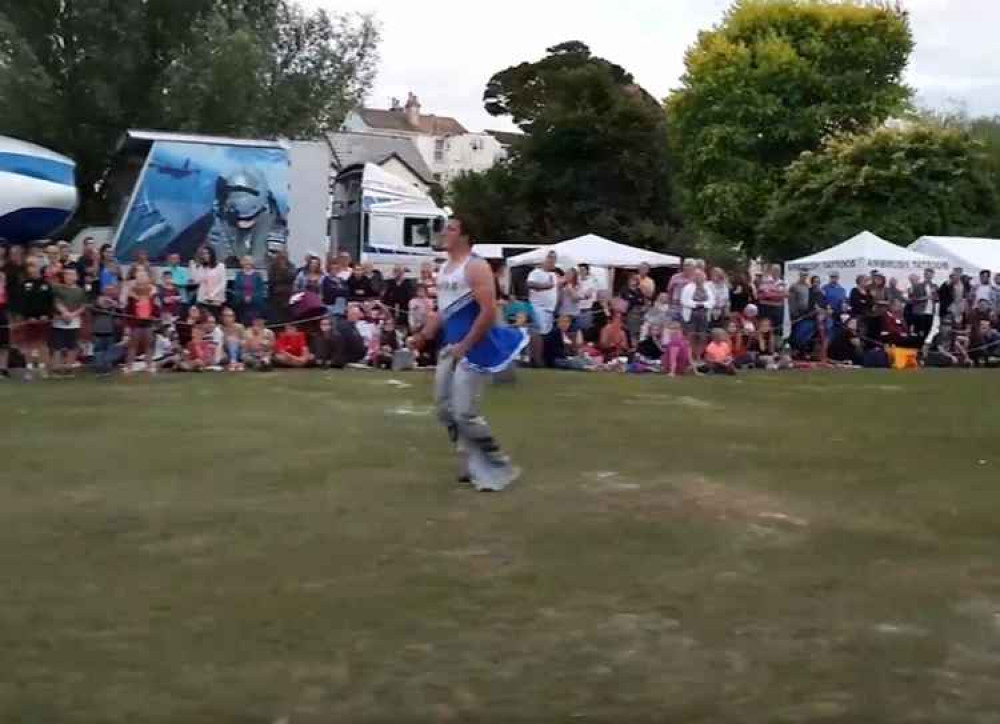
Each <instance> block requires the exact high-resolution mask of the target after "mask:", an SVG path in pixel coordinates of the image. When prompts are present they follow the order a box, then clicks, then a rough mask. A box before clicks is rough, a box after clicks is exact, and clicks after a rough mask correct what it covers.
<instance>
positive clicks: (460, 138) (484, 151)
mask: <svg viewBox="0 0 1000 724" xmlns="http://www.w3.org/2000/svg"><path fill="white" fill-rule="evenodd" d="M421 110H422V109H421V105H420V99H419V98H417V96H415V95H414V94H412V93H411V94H410V97H409V98H408V99H407V101H406V104H405V105H400V103H399V102H398V101H395V100H394V101H393V103H392V106H391V107H390V108H388V109H380V108H358V109H356V110H354V111H352V112H351V113H349V114H348V116H347V118H346V119H345V120H344V130H345V131H348V132H351V133H360V134H370V135H377V136H387V137H395V138H403V139H407V140H410V141H412V143H413V144H414V146H416V148H417V150H418V151H419V153H420V155H421V157H422V158H423V160H424V162H425V163H426V165H427V166H428V167H429V168H430V169H431V172H432V174H433V176H434V180H435V181H437V182H438V183H440V184H441V185H443V186H447V185H448V184H449V183H451V181H452V180H454V179H455V177H456V176H458V175H459V174H461V173H463V172H466V171H477V172H479V171H486V170H487V169H489V168H491V167H492V166H493V164H495V163H496V162H497V161H500V160H502V159H504V158H506V156H507V152H508V148H509V143H510V137H513V136H516V134H503V133H498V132H496V131H484V132H481V133H476V132H470V131H469V130H468V129H466V128H465V126H463V125H462V124H461V123H460V122H459V121H458V120H456V119H455V118H452V117H450V116H437V115H433V114H424V113H422V112H421Z"/></svg>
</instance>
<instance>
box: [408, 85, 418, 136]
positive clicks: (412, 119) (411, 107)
mask: <svg viewBox="0 0 1000 724" xmlns="http://www.w3.org/2000/svg"><path fill="white" fill-rule="evenodd" d="M406 120H407V121H409V123H410V125H411V126H413V127H414V128H419V127H420V99H419V98H417V97H416V96H415V95H413V94H412V93H410V97H409V98H407V99H406Z"/></svg>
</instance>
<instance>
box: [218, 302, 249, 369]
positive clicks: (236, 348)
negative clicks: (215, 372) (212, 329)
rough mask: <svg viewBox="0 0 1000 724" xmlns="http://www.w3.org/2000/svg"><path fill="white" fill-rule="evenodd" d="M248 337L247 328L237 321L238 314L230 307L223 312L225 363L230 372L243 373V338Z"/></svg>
mask: <svg viewBox="0 0 1000 724" xmlns="http://www.w3.org/2000/svg"><path fill="white" fill-rule="evenodd" d="M245 336H246V328H245V327H244V326H243V325H242V324H240V323H239V322H237V321H236V312H234V311H233V310H232V309H230V308H229V307H226V308H225V309H223V310H222V342H223V353H224V359H223V361H224V362H225V364H226V369H227V370H229V371H230V372H242V371H243V370H244V369H245V367H244V365H243V338H244V337H245Z"/></svg>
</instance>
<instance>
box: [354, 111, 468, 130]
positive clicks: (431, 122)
mask: <svg viewBox="0 0 1000 724" xmlns="http://www.w3.org/2000/svg"><path fill="white" fill-rule="evenodd" d="M358 113H359V114H360V115H361V118H362V120H364V122H365V124H366V125H367V126H368V127H369V128H377V129H378V130H380V131H406V132H409V133H424V134H427V135H429V136H461V135H464V134H466V133H468V131H467V130H466V129H465V126H463V125H462V124H461V123H459V122H458V121H457V120H455V119H454V118H451V117H450V116H435V115H433V114H432V115H424V114H420V117H419V120H420V122H419V124H418V125H416V126H414V125H413V124H411V123H410V120H409V118H407V117H406V112H405V111H403V110H398V111H387V110H382V109H379V108H361V109H360V110H359V111H358Z"/></svg>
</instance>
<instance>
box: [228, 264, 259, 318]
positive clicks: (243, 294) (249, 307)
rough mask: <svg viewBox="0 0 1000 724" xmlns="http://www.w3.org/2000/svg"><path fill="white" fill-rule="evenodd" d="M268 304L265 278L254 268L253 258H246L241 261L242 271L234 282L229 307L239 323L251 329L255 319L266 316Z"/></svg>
mask: <svg viewBox="0 0 1000 724" xmlns="http://www.w3.org/2000/svg"><path fill="white" fill-rule="evenodd" d="M266 303H267V288H266V286H265V285H264V277H262V276H261V274H260V272H258V271H257V268H256V266H254V262H253V257H252V256H245V257H243V259H242V260H240V270H239V271H238V272H236V278H235V279H234V280H233V291H232V294H231V296H230V305H229V306H230V307H232V309H233V311H234V312H235V313H236V317H237V319H238V320H239V323H240V324H242V325H243V326H245V327H249V326H250V325H251V324H253V320H254V319H256V318H257V317H262V316H264V306H265V304H266Z"/></svg>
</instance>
